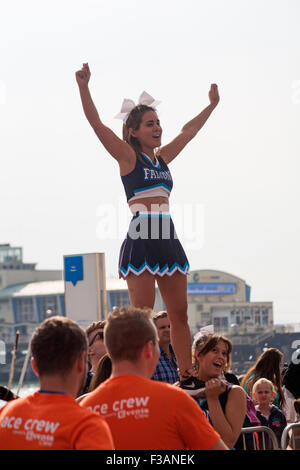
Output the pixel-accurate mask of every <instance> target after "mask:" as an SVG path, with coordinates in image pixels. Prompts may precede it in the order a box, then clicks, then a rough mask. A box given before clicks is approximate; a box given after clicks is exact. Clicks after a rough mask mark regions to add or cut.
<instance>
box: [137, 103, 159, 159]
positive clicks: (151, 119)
mask: <svg viewBox="0 0 300 470" xmlns="http://www.w3.org/2000/svg"><path fill="white" fill-rule="evenodd" d="M130 133H131V135H132V136H133V137H135V138H136V139H138V141H139V142H140V145H141V147H142V149H143V151H144V152H145V153H147V151H149V150H153V149H155V148H157V147H160V145H161V135H162V128H161V125H160V120H159V119H158V116H157V114H156V112H155V111H146V112H145V113H144V114H143V116H142V119H141V122H140V125H139V127H138V128H137V129H132V128H131V129H130Z"/></svg>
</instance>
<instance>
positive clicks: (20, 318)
mask: <svg viewBox="0 0 300 470" xmlns="http://www.w3.org/2000/svg"><path fill="white" fill-rule="evenodd" d="M15 309H16V316H17V323H22V322H30V321H36V315H35V311H34V306H33V299H32V297H23V298H20V299H15Z"/></svg>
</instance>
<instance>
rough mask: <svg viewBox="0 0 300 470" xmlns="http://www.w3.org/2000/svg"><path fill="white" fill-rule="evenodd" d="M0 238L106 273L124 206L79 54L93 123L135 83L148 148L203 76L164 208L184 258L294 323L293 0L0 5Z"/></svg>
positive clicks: (190, 102)
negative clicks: (149, 123) (153, 114)
mask: <svg viewBox="0 0 300 470" xmlns="http://www.w3.org/2000/svg"><path fill="white" fill-rule="evenodd" d="M0 5H1V15H0V56H1V63H0V243H10V244H11V245H12V246H22V247H23V257H24V262H36V263H37V269H61V270H62V269H63V256H64V255H67V254H80V253H91V252H105V254H106V270H107V275H108V276H109V277H112V276H113V277H117V263H118V256H119V249H120V245H121V243H122V240H123V238H124V236H125V234H126V231H127V224H128V222H129V220H130V212H129V209H128V208H127V204H126V198H125V193H124V189H123V187H122V183H121V180H120V176H119V169H118V166H117V163H116V162H115V161H114V160H113V158H111V157H110V155H108V154H107V152H106V151H105V149H104V148H103V147H102V146H101V143H100V142H99V141H98V139H97V137H96V136H95V134H94V133H93V131H92V129H91V128H90V127H89V124H88V122H87V121H86V119H85V117H84V115H83V112H82V108H81V103H80V98H79V93H78V87H77V84H76V81H75V71H76V70H78V69H80V68H81V66H82V63H83V62H88V63H89V65H90V69H91V73H92V75H91V80H90V90H91V93H92V96H93V99H94V102H95V104H96V106H97V109H98V112H99V115H100V117H101V119H102V121H103V122H104V123H105V124H106V125H108V126H109V127H110V128H111V129H113V130H114V132H116V133H117V134H118V135H119V136H120V135H121V121H118V120H116V119H114V116H115V115H116V114H117V113H118V112H119V111H120V108H121V104H122V100H123V99H124V98H131V99H133V100H134V101H137V99H138V97H139V95H140V94H141V92H142V91H143V90H145V91H147V92H148V93H149V94H150V95H152V96H153V97H154V98H155V99H157V100H161V104H160V105H159V106H158V108H157V110H158V114H159V117H160V120H161V123H162V127H163V144H165V143H168V141H170V140H171V139H173V138H174V137H175V136H176V135H177V133H179V132H180V129H181V127H182V126H183V125H184V124H185V123H186V122H187V121H189V120H190V119H191V118H193V117H194V116H196V115H197V114H198V113H199V112H201V110H202V109H203V108H205V107H206V106H207V105H208V103H209V101H208V91H209V88H210V84H211V83H217V84H218V88H219V92H220V103H219V105H218V107H217V108H216V109H215V110H214V112H213V114H212V115H211V117H210V118H209V120H208V121H207V123H206V124H205V126H204V127H203V128H202V129H201V131H200V132H199V134H198V135H197V136H196V137H195V138H194V139H193V141H192V142H190V143H189V144H188V146H187V147H186V148H185V149H184V150H183V151H182V153H181V154H180V155H179V156H178V157H177V158H176V159H175V160H174V161H173V162H172V163H171V165H170V170H171V172H172V176H173V181H174V188H173V191H172V194H171V198H170V203H171V213H172V215H173V218H174V222H175V226H176V227H177V232H178V234H179V236H180V239H181V242H182V244H183V246H184V248H185V251H186V253H187V256H188V258H189V261H190V265H191V269H192V270H198V269H216V270H220V271H225V272H228V273H231V274H234V275H236V276H238V277H240V278H242V279H244V280H245V281H246V283H247V284H249V285H250V286H251V300H252V301H267V302H269V301H270V302H273V308H274V321H275V323H288V322H299V321H300V306H299V304H300V302H299V279H298V276H299V262H300V253H299V246H298V245H299V242H298V240H299V235H300V220H299V213H300V189H299V184H298V179H299V178H298V175H299V169H300V164H299V155H300V143H299V130H298V129H299V119H300V60H299V59H300V47H299V46H300V32H299V24H298V22H299V21H298V19H299V17H300V2H299V1H298V0H251V1H250V0H249V1H248V0H226V1H225V0H209V1H208V0H186V1H185V2H179V0H160V1H158V0H152V1H151V2H146V1H145V0H128V1H124V0H110V1H109V2H107V1H102V0H98V1H96V0H85V1H84V2H82V1H78V0H72V1H71V0H59V1H58V0H53V1H51V2H41V1H37V0H27V1H26V2H23V1H21V0H12V1H11V2H4V1H1V2H0Z"/></svg>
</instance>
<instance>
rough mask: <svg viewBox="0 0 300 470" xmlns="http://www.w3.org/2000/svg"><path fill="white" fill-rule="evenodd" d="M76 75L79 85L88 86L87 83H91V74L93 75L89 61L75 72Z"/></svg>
mask: <svg viewBox="0 0 300 470" xmlns="http://www.w3.org/2000/svg"><path fill="white" fill-rule="evenodd" d="M75 76H76V80H77V83H78V86H79V87H82V86H87V84H88V83H89V79H90V76H91V72H90V68H89V65H88V63H85V64H83V65H82V69H81V70H78V71H77V72H76V73H75Z"/></svg>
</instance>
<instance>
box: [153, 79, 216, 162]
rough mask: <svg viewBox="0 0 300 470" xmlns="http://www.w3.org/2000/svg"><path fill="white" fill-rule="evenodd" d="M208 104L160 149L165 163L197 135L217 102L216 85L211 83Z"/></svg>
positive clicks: (172, 158)
mask: <svg viewBox="0 0 300 470" xmlns="http://www.w3.org/2000/svg"><path fill="white" fill-rule="evenodd" d="M208 96H209V101H210V104H209V105H208V106H207V107H206V108H204V109H203V111H201V113H200V114H198V115H197V116H196V117H194V119H192V120H191V121H189V122H187V123H186V124H185V125H184V126H183V128H182V129H181V132H180V134H179V135H178V136H177V137H175V139H174V140H172V142H170V143H169V144H167V145H165V146H163V147H162V148H161V149H160V153H159V154H160V156H161V157H162V158H163V159H164V160H165V162H166V163H170V162H171V161H172V160H174V158H175V157H177V155H178V154H179V153H180V152H181V150H182V149H184V147H185V146H186V145H187V144H188V143H189V142H190V141H191V140H192V139H193V138H194V137H195V136H196V135H197V133H198V132H199V131H200V129H201V128H202V127H203V125H204V124H205V123H206V121H207V119H208V118H209V116H210V115H211V113H212V112H213V110H214V109H215V107H216V106H217V104H218V103H219V100H220V98H219V92H218V86H217V85H216V84H212V85H211V87H210V90H209V93H208Z"/></svg>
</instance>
